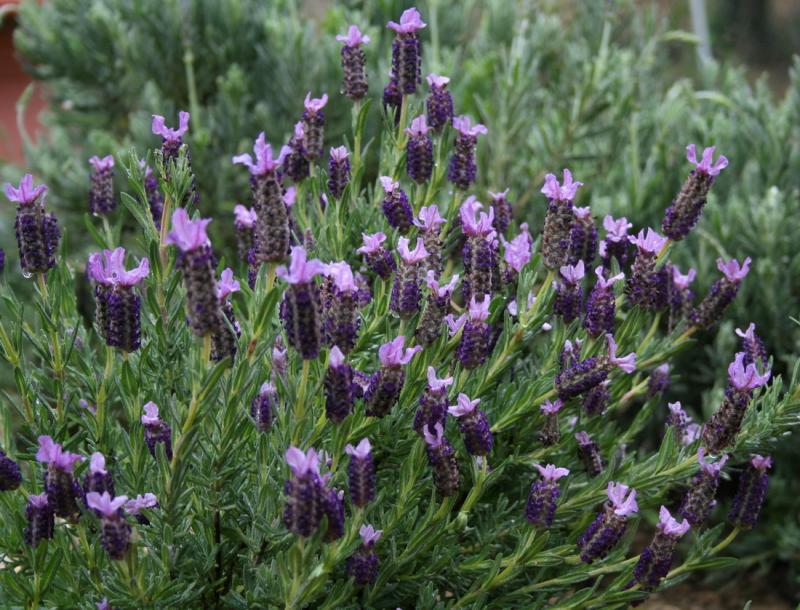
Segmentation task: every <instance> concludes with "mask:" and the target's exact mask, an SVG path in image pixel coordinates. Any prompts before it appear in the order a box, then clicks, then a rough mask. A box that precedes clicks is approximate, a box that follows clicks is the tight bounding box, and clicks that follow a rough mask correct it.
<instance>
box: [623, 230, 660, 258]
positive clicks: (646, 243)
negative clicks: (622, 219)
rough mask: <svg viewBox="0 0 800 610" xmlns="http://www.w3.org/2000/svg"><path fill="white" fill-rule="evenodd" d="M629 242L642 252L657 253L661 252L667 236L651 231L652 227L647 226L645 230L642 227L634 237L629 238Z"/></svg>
mask: <svg viewBox="0 0 800 610" xmlns="http://www.w3.org/2000/svg"><path fill="white" fill-rule="evenodd" d="M631 243H633V244H634V245H635V246H636V247H637V248H639V250H640V251H642V252H647V253H648V254H658V253H659V252H661V248H663V247H664V244H666V243H667V238H666V237H664V236H662V235H659V234H658V233H656V232H655V231H653V229H649V228H648V229H647V232H645V230H644V229H642V230H641V231H639V234H638V235H637V236H636V237H633V238H631Z"/></svg>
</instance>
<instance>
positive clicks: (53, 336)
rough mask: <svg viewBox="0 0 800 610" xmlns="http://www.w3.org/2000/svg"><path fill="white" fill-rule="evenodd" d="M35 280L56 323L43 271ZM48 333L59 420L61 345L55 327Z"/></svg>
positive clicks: (61, 398) (61, 381)
mask: <svg viewBox="0 0 800 610" xmlns="http://www.w3.org/2000/svg"><path fill="white" fill-rule="evenodd" d="M36 282H37V283H38V285H39V292H40V293H41V296H42V301H43V302H44V305H45V309H46V311H47V312H48V313H49V314H50V318H51V321H52V323H53V325H54V326H55V324H56V317H57V316H55V315H53V313H54V312H53V311H52V309H51V308H50V307H49V304H48V302H49V300H50V299H49V296H50V295H49V292H48V290H47V280H46V279H45V274H44V273H37V274H36ZM49 334H50V342H51V343H52V344H53V373H55V376H56V416H57V418H58V421H59V422H61V417H62V415H63V414H62V408H61V407H62V401H63V396H64V391H63V388H64V367H63V365H62V363H61V346H60V345H59V343H58V333H57V332H56V330H55V329H51V330H50V331H49Z"/></svg>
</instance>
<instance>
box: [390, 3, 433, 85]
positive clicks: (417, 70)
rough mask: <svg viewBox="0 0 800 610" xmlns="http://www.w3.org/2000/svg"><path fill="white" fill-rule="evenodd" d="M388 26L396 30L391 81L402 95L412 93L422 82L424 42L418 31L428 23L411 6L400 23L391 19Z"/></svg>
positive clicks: (401, 16)
mask: <svg viewBox="0 0 800 610" xmlns="http://www.w3.org/2000/svg"><path fill="white" fill-rule="evenodd" d="M386 27H387V28H389V29H390V30H392V31H394V32H395V39H394V41H393V42H392V73H391V82H392V83H394V85H395V87H396V88H397V90H398V92H399V93H400V94H401V95H412V94H414V93H416V91H417V85H419V84H420V83H421V82H422V44H421V43H420V40H419V35H418V34H417V32H418V31H419V30H421V29H422V28H424V27H426V24H425V23H424V22H423V21H422V17H421V15H420V14H419V11H418V10H417V9H415V8H410V9H407V10H405V11H403V14H402V15H400V23H397V22H395V21H390V22H389V23H387V24H386Z"/></svg>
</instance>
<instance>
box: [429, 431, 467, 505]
mask: <svg viewBox="0 0 800 610" xmlns="http://www.w3.org/2000/svg"><path fill="white" fill-rule="evenodd" d="M422 434H423V436H424V437H425V443H426V444H427V446H428V463H429V464H430V466H431V469H432V470H433V484H434V486H435V487H436V491H437V492H438V493H439V495H441V496H443V497H445V498H447V497H449V496H454V495H455V494H457V493H458V488H459V486H460V485H461V474H460V473H459V471H458V461H457V460H456V452H455V449H453V445H451V444H450V441H448V440H447V439H446V438H445V436H444V427H443V426H442V424H441V423H439V422H437V423H436V424H434V425H433V427H432V428H431V426H425V427H424V428H423V429H422Z"/></svg>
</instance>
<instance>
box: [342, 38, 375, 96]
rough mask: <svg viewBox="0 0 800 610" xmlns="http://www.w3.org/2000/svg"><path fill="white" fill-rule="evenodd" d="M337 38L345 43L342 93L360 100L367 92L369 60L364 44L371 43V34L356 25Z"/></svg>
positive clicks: (343, 49) (343, 48)
mask: <svg viewBox="0 0 800 610" xmlns="http://www.w3.org/2000/svg"><path fill="white" fill-rule="evenodd" d="M336 40H338V41H339V42H341V43H344V46H343V47H342V71H343V72H344V78H343V80H342V95H344V96H345V97H348V98H350V99H351V100H353V101H356V100H360V99H361V98H363V97H364V96H365V95H366V94H367V89H368V83H367V71H366V68H365V67H364V64H365V63H366V61H367V57H366V54H365V53H364V49H362V48H361V45H362V44H369V36H366V35H364V34H362V33H361V31H360V30H359V29H358V28H357V27H356V26H354V25H351V26H350V27H349V28H348V29H347V34H346V35H341V34H339V35H338V36H336Z"/></svg>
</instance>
